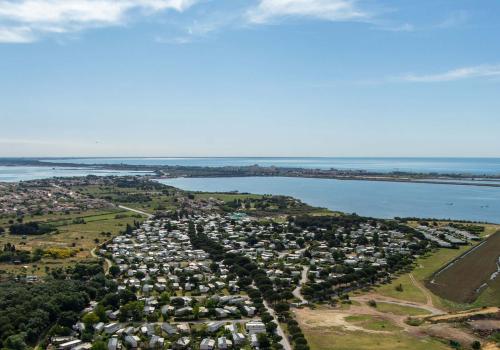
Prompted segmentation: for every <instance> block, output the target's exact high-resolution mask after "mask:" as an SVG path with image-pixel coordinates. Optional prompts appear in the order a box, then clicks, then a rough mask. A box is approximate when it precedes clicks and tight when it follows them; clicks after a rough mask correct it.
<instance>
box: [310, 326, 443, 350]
mask: <svg viewBox="0 0 500 350" xmlns="http://www.w3.org/2000/svg"><path fill="white" fill-rule="evenodd" d="M305 336H306V339H307V341H308V343H309V346H310V347H311V349H312V350H332V349H335V350H354V349H356V350H445V349H448V350H449V349H450V347H448V346H446V345H444V344H443V343H441V342H439V341H437V340H433V339H430V338H415V337H411V336H408V335H405V334H404V333H398V334H391V335H387V334H370V333H365V332H350V333H346V334H343V333H341V332H339V331H336V330H335V329H331V330H324V329H308V330H307V331H306V332H305Z"/></svg>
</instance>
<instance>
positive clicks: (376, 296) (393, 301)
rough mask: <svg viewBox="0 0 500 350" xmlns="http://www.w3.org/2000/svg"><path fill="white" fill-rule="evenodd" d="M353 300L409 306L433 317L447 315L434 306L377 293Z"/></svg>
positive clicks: (356, 297) (353, 298)
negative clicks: (427, 312)
mask: <svg viewBox="0 0 500 350" xmlns="http://www.w3.org/2000/svg"><path fill="white" fill-rule="evenodd" d="M351 300H354V301H359V302H361V303H366V302H368V301H369V300H375V301H376V302H381V303H387V304H394V305H400V306H408V307H413V308H418V309H422V310H426V311H429V312H430V313H431V315H443V314H444V313H445V312H444V311H443V310H440V309H438V308H436V307H434V306H430V305H428V304H427V303H426V304H422V303H415V302H411V301H405V300H400V299H396V298H391V297H386V296H383V295H380V294H376V293H371V294H364V295H360V296H355V297H351ZM427 316H428V315H427Z"/></svg>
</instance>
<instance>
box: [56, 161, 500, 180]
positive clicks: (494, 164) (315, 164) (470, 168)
mask: <svg viewBox="0 0 500 350" xmlns="http://www.w3.org/2000/svg"><path fill="white" fill-rule="evenodd" d="M47 160H50V161H54V160H56V159H55V158H54V159H47ZM57 162H66V163H81V164H122V163H123V164H134V165H185V166H209V167H216V166H217V167H218V166H245V165H254V164H258V165H261V166H277V167H292V168H312V169H331V168H335V169H353V170H366V171H377V172H392V171H407V172H422V173H431V172H434V173H467V174H474V175H482V174H489V175H492V174H498V175H499V176H500V158H328V157H324V158H323V157H313V158H280V157H236V158H175V157H174V158H64V159H57Z"/></svg>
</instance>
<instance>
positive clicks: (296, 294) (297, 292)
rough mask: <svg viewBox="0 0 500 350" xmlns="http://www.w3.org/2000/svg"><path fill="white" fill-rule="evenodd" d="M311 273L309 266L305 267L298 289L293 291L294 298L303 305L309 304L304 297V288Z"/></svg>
mask: <svg viewBox="0 0 500 350" xmlns="http://www.w3.org/2000/svg"><path fill="white" fill-rule="evenodd" d="M308 273H309V266H304V267H303V269H302V275H301V278H300V281H299V284H298V285H297V287H296V288H295V289H294V290H293V292H292V294H293V296H294V297H296V298H297V299H299V300H300V301H302V302H303V303H307V300H306V299H305V298H304V296H303V295H302V290H301V289H302V286H303V285H304V284H305V283H307V274H308Z"/></svg>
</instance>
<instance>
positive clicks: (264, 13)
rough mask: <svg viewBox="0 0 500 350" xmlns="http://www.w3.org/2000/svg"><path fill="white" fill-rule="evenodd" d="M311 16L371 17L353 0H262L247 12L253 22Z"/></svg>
mask: <svg viewBox="0 0 500 350" xmlns="http://www.w3.org/2000/svg"><path fill="white" fill-rule="evenodd" d="M290 16H295V17H309V18H315V19H322V20H328V21H353V20H363V19H367V18H368V17H369V14H368V13H365V12H363V11H362V10H360V9H359V8H358V7H357V6H356V2H355V1H353V0H260V2H259V4H258V5H257V6H256V7H254V8H252V9H250V10H249V11H248V12H247V18H248V20H249V22H251V23H256V24H260V23H268V22H271V21H273V20H275V19H278V18H281V17H290Z"/></svg>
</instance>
